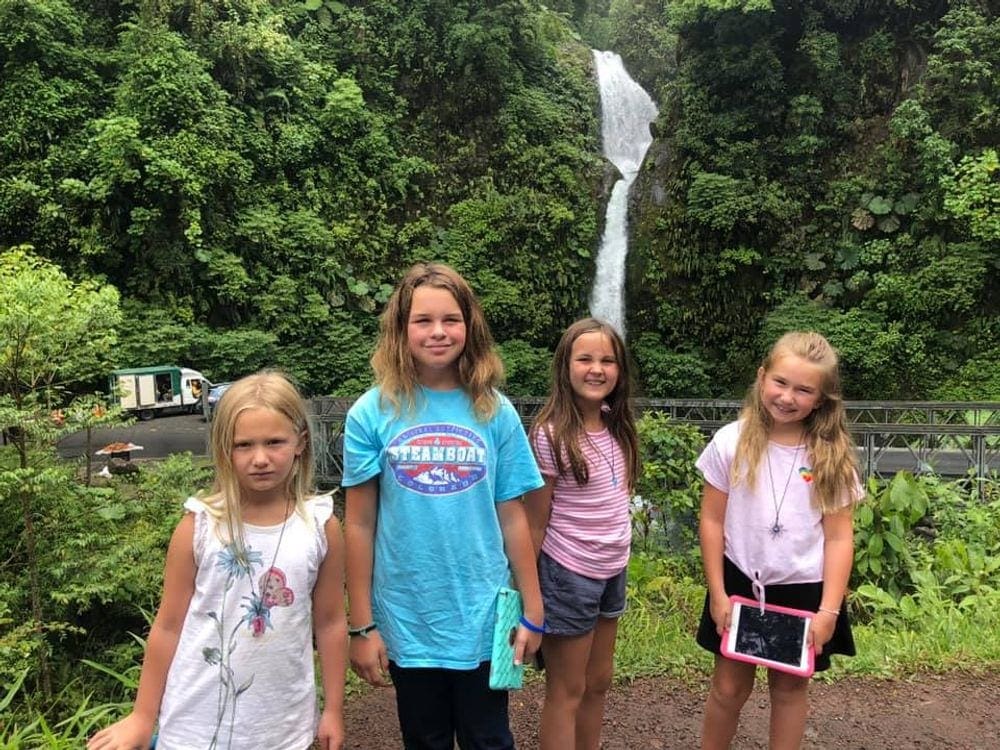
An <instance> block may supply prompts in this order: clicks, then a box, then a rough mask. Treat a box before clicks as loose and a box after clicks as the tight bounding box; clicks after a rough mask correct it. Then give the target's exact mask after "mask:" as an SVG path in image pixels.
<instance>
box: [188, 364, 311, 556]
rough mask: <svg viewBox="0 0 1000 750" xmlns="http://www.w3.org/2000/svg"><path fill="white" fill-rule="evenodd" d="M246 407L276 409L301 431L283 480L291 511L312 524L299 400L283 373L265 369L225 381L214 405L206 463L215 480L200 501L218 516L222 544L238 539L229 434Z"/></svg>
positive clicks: (307, 442)
mask: <svg viewBox="0 0 1000 750" xmlns="http://www.w3.org/2000/svg"><path fill="white" fill-rule="evenodd" d="M251 409H270V410H271V411H275V412H277V413H278V414H281V415H282V416H283V417H285V418H287V419H288V421H289V422H291V423H292V426H293V428H294V430H295V432H296V433H298V434H299V435H301V436H302V438H303V444H304V445H303V448H302V453H300V454H299V456H298V457H297V458H296V459H295V463H294V464H293V466H292V471H291V473H290V474H289V475H288V479H287V481H286V483H285V491H286V493H287V496H288V498H289V500H291V501H292V502H293V503H294V506H295V511H296V512H297V513H298V514H299V515H300V516H302V518H303V520H304V521H305V522H306V524H307V525H309V526H311V525H312V519H311V517H310V516H309V514H308V513H307V512H306V507H305V502H306V499H307V498H308V497H309V496H310V495H312V494H313V492H314V488H313V447H312V439H311V438H312V432H311V430H310V428H309V416H308V411H307V409H306V404H305V400H304V399H303V398H302V396H301V394H300V393H299V391H298V389H297V388H296V387H295V386H294V385H292V383H291V381H290V380H289V379H288V378H287V377H285V375H283V374H282V373H280V372H276V371H273V370H265V371H263V372H258V373H256V374H255V375H248V376H247V377H245V378H241V379H240V380H237V381H236V382H235V383H233V384H232V385H231V386H229V389H228V390H227V391H226V392H225V393H224V394H223V396H222V398H220V399H219V403H218V404H216V406H215V412H214V416H213V419H212V434H211V438H210V440H209V442H210V445H211V449H212V462H213V463H214V464H215V481H214V483H213V485H212V489H211V491H210V492H209V493H208V494H206V495H204V496H203V497H202V498H201V500H202V502H204V503H205V505H207V506H208V508H209V511H210V512H211V513H212V515H214V516H215V517H216V518H221V519H222V520H223V521H224V524H220V526H221V525H224V526H225V532H226V534H227V535H228V536H222V535H221V533H220V538H221V539H222V541H223V543H228V542H235V543H236V544H242V543H243V514H242V512H241V510H242V508H241V505H242V503H241V502H240V497H241V495H240V484H239V481H238V479H237V477H236V472H235V471H234V470H233V439H234V436H235V434H236V421H237V419H239V417H240V415H241V414H243V413H244V412H245V411H249V410H251ZM220 532H221V530H220Z"/></svg>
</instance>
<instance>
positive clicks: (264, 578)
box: [202, 542, 295, 750]
mask: <svg viewBox="0 0 1000 750" xmlns="http://www.w3.org/2000/svg"><path fill="white" fill-rule="evenodd" d="M215 565H216V567H218V568H220V569H221V570H223V571H225V573H226V586H225V589H224V590H223V592H222V601H221V602H220V606H219V611H220V612H221V613H222V614H221V615H220V614H218V613H217V612H215V611H214V610H213V611H211V612H209V613H208V616H209V617H210V618H211V619H212V620H214V621H215V623H216V631H217V633H218V637H219V646H218V648H205V649H202V658H203V659H204V661H205V664H206V665H208V666H209V667H212V668H215V669H218V672H219V692H218V703H217V706H216V722H215V731H214V733H213V735H212V741H211V743H210V744H209V748H210V750H213V749H215V748H218V747H219V746H220V745H219V742H220V738H219V733H220V732H221V731H222V726H223V722H225V721H226V719H227V717H228V730H229V735H230V736H231V735H232V732H233V727H234V725H235V723H236V718H237V712H236V705H237V703H238V702H239V698H240V696H241V695H243V693H245V692H246V691H247V690H249V689H250V687H251V686H252V685H253V681H254V673H253V672H251V673H250V674H249V675H243V674H237V673H236V670H235V669H234V667H233V664H232V656H233V653H234V652H235V651H236V649H237V648H238V647H239V640H238V637H237V636H238V635H239V632H240V630H241V629H242V628H243V627H246V628H247V629H248V630H249V631H250V634H251V635H252V636H253V637H254V638H258V637H260V636H263V635H264V633H265V632H267V630H268V629H272V630H273V629H274V624H273V623H272V621H271V608H272V607H287V606H290V605H291V604H292V602H293V601H295V593H294V592H293V591H292V589H290V588H288V586H286V585H285V584H286V583H287V579H286V577H285V574H284V572H283V571H282V570H281V569H279V568H276V567H273V566H272V567H270V568H268V569H267V570H266V571H264V573H263V574H262V575H261V576H260V578H259V580H258V582H257V586H254V582H253V577H254V574H255V568H259V567H262V566H263V565H264V561H263V558H262V555H261V553H260V552H259V551H257V550H254V549H253V548H252V547H250V546H249V545H248V546H245V547H244V546H243V545H242V544H237V543H235V542H230V543H229V544H227V545H226V546H225V547H223V548H222V550H220V551H219V552H218V553H217V555H216V560H215ZM244 578H245V579H247V582H248V583H249V585H250V594H249V595H244V596H243V597H242V600H243V603H242V604H240V607H242V608H243V610H244V614H243V616H242V617H241V618H240V619H239V620H238V621H237V622H236V623H235V624H233V625H232V626H230V625H229V623H227V622H226V616H225V612H226V600H227V598H228V597H229V596H230V594H231V593H235V592H233V591H232V590H233V588H234V587H235V586H237V584H239V583H240V582H241V581H242V580H243V579H244Z"/></svg>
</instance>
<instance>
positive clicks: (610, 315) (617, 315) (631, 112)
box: [590, 50, 657, 335]
mask: <svg viewBox="0 0 1000 750" xmlns="http://www.w3.org/2000/svg"><path fill="white" fill-rule="evenodd" d="M593 54H594V67H595V68H596V69H597V82H598V86H599V87H600V91H601V139H602V141H603V149H604V156H605V157H606V158H607V159H608V161H610V162H611V163H612V164H614V165H615V166H616V167H618V171H619V172H621V174H622V177H621V179H619V180H618V182H616V183H615V186H614V188H613V189H612V190H611V198H610V200H609V201H608V209H607V214H606V216H605V222H604V236H603V237H602V238H601V247H600V249H599V250H598V251H597V272H596V273H595V275H594V287H593V290H592V291H591V293H590V314H591V315H593V316H594V317H596V318H601V319H603V320H606V321H608V322H609V323H611V324H612V325H613V326H614V327H615V328H617V329H618V330H619V331H620V332H621V333H622V335H624V333H625V255H626V253H627V252H628V191H629V188H630V187H631V186H632V183H633V182H634V181H635V178H636V175H637V174H638V173H639V167H640V166H642V160H643V157H645V155H646V149H648V148H649V144H650V143H652V142H653V137H652V135H650V132H649V124H650V123H651V122H652V121H653V120H654V119H656V114H657V111H656V105H655V104H653V100H652V99H651V98H650V96H649V94H647V93H646V92H645V91H644V90H643V89H642V87H641V86H640V85H639V84H637V83H636V82H635V81H633V80H632V78H631V77H630V76H629V74H628V73H627V72H625V66H624V65H623V64H622V58H621V56H620V55H617V54H615V53H614V52H602V51H600V50H593Z"/></svg>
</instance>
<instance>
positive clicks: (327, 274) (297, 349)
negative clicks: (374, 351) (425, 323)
mask: <svg viewBox="0 0 1000 750" xmlns="http://www.w3.org/2000/svg"><path fill="white" fill-rule="evenodd" d="M175 6H176V4H170V3H167V4H159V5H158V4H155V3H154V4H148V3H147V4H141V5H140V6H126V7H122V8H118V7H115V8H111V7H110V6H109V7H105V6H102V5H97V6H86V7H84V6H77V5H72V6H71V5H68V4H65V3H62V2H54V3H48V4H38V3H24V2H12V3H6V4H4V5H3V6H2V8H0V13H3V14H4V15H3V17H2V19H0V20H2V21H3V22H2V26H3V32H0V63H2V64H3V66H4V77H3V79H2V81H0V103H2V104H4V105H5V106H4V107H3V109H4V112H5V114H6V115H7V116H6V117H5V118H4V121H3V123H2V124H0V155H2V157H3V158H0V238H2V239H0V243H3V244H4V245H6V244H11V243H14V244H17V243H23V242H29V241H30V242H31V243H32V244H33V245H35V246H36V247H37V248H38V252H39V253H40V254H41V255H42V256H44V257H46V258H49V259H52V260H53V261H56V262H58V263H59V265H60V266H62V267H63V268H64V269H65V270H66V272H68V273H71V274H72V275H73V277H74V278H80V279H83V278H90V277H94V278H100V279H102V281H103V282H105V283H109V284H111V285H113V286H114V287H115V288H117V289H118V290H119V292H120V293H121V295H122V297H123V299H124V303H123V304H124V307H125V308H126V309H127V310H128V311H129V312H130V313H135V316H134V317H133V316H131V315H130V317H129V323H130V325H129V326H128V328H127V330H124V331H122V332H121V341H122V346H121V347H120V348H117V349H115V348H113V347H112V351H113V353H114V358H115V359H116V361H115V363H114V364H117V365H128V366H139V365H149V364H154V363H156V362H163V361H172V362H177V363H183V364H187V365H191V366H194V367H196V368H198V369H200V370H201V371H203V372H205V373H206V374H207V375H208V376H209V377H211V378H212V379H214V380H221V379H223V378H231V377H235V376H237V375H242V374H245V373H247V372H250V371H253V370H256V369H258V368H260V367H261V366H264V365H274V364H279V365H281V366H283V367H284V368H286V369H287V370H289V371H290V372H292V373H293V374H294V375H295V376H296V377H297V378H298V379H299V380H300V382H301V383H302V385H303V386H304V387H305V388H306V389H307V390H309V391H310V392H321V393H331V392H334V393H345V394H354V393H357V392H359V391H360V390H362V389H363V388H364V387H365V386H366V385H367V384H368V382H369V380H370V375H369V372H368V366H367V356H368V352H369V349H370V346H371V341H372V340H373V338H374V334H375V330H376V314H377V313H378V311H379V310H380V308H381V306H382V305H384V304H385V302H386V300H387V299H388V295H389V293H390V292H391V289H392V285H393V284H394V283H395V281H396V280H397V279H398V276H399V274H400V272H401V270H402V268H403V267H405V266H406V265H407V264H409V263H410V262H412V261H414V260H417V259H433V258H442V257H446V258H450V259H452V260H453V261H455V259H456V257H459V258H460V257H461V253H463V252H465V251H466V250H468V251H469V254H470V256H471V257H473V258H475V259H476V260H475V264H474V265H473V264H472V262H471V261H470V262H469V263H466V264H464V266H463V270H465V271H466V272H467V273H468V274H469V275H470V276H472V277H475V276H478V277H479V279H478V281H477V286H478V287H481V288H482V289H484V291H485V292H486V293H487V297H488V299H487V301H488V302H489V303H490V306H491V317H492V320H494V321H495V322H496V324H497V325H498V327H499V328H501V330H502V333H503V338H504V339H520V340H523V341H526V342H527V343H529V344H531V345H532V346H539V347H550V346H551V345H552V342H553V341H554V337H555V336H557V335H558V332H559V331H560V330H561V329H562V328H563V327H564V326H565V325H566V324H568V323H569V322H570V321H571V320H572V319H574V318H576V317H578V316H579V315H580V313H581V312H582V311H583V306H584V300H585V299H586V292H587V289H588V287H589V278H590V271H591V266H590V253H591V251H592V248H593V247H594V245H595V244H596V235H597V217H598V216H599V210H598V190H597V188H596V186H597V183H598V181H599V180H600V177H601V160H600V158H599V156H598V152H599V149H598V143H597V137H598V132H597V122H596V91H595V89H594V87H593V85H592V83H591V81H590V79H589V65H590V58H589V52H588V51H587V50H586V48H585V47H583V46H582V45H581V44H580V43H579V41H578V40H577V39H575V38H574V35H573V31H572V29H571V28H570V26H569V23H568V22H567V20H566V19H565V18H564V17H562V16H559V15H557V14H555V13H553V12H551V11H548V10H547V9H544V8H542V7H540V6H538V5H537V4H534V3H525V2H520V1H517V2H503V3H490V4H483V3H471V4H459V5H457V6H454V7H452V6H448V5H443V4H441V3H437V2H419V3H413V4H410V5H408V6H406V7H405V8H400V7H399V6H398V4H395V3H388V2H373V3H365V4H360V3H358V4H351V5H349V4H346V3H340V2H332V1H331V2H310V3H308V4H302V3H292V4H274V3H266V2H259V1H258V0H250V1H249V2H243V3H238V4H237V5H235V6H232V7H229V6H226V7H225V8H223V7H222V6H218V5H216V4H196V5H193V6H187V5H185V6H184V7H183V8H181V6H176V7H175ZM40 133H44V137H41V138H39V137H38V134H40ZM484 221H486V222H492V221H496V227H495V229H496V231H495V232H494V233H489V232H486V231H484V229H485V228H484V227H483V226H482V222H484ZM442 240H443V241H442ZM540 257H544V258H545V259H546V263H547V264H550V265H551V267H552V269H553V273H552V275H551V276H550V277H547V278H544V279H540V278H538V276H537V274H536V273H535V269H536V267H537V262H536V261H537V259H538V258H540ZM581 260H582V262H581ZM497 279H503V280H504V282H505V284H506V285H507V287H506V288H505V289H504V288H498V289H497V291H496V296H495V298H493V299H489V296H490V295H489V293H488V292H490V291H491V290H490V287H491V285H492V284H493V282H494V280H497ZM500 286H502V285H500ZM511 290H513V291H511ZM511 300H516V302H517V305H516V307H518V308H519V310H518V314H517V315H516V316H514V317H512V318H510V319H509V322H508V318H507V316H506V315H505V313H506V309H505V307H506V305H507V303H508V302H510V301H511Z"/></svg>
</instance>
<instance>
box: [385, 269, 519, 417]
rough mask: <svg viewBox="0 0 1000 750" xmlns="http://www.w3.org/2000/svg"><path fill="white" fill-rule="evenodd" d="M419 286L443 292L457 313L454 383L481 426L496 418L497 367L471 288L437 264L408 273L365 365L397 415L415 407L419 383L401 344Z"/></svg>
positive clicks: (405, 343) (405, 345) (500, 374)
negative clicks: (461, 344) (459, 339)
mask: <svg viewBox="0 0 1000 750" xmlns="http://www.w3.org/2000/svg"><path fill="white" fill-rule="evenodd" d="M422 286H430V287H433V288H435V289H444V290H446V291H447V292H448V293H449V294H451V296H452V297H454V298H455V302H457V303H458V307H459V309H460V310H461V311H462V318H463V320H464V322H465V348H464V349H463V350H462V353H461V354H460V355H459V357H458V381H459V383H460V384H461V386H462V389H463V390H464V391H465V392H466V393H468V394H469V398H470V399H471V400H472V406H473V409H474V410H475V412H476V417H477V418H478V419H479V420H480V421H486V420H488V419H489V418H490V417H492V416H493V415H494V414H495V413H496V410H497V406H498V404H499V401H498V398H497V389H498V388H499V387H500V385H501V384H502V383H503V362H501V361H500V357H499V355H497V353H496V347H495V346H494V344H493V335H492V334H491V333H490V328H489V326H488V325H487V323H486V316H485V315H483V310H482V307H480V305H479V300H477V299H476V295H475V293H473V291H472V287H470V286H469V284H468V282H467V281H466V280H465V279H463V278H462V276H461V275H460V274H459V273H458V272H457V271H455V270H454V269H453V268H451V267H450V266H446V265H444V264H443V263H417V264H416V265H415V266H413V267H412V268H410V270H409V271H407V272H406V275H404V276H403V279H402V281H400V282H399V285H398V286H397V287H396V290H395V291H394V292H393V293H392V296H391V297H390V298H389V303H388V304H387V305H386V307H385V310H384V311H383V312H382V317H381V319H380V320H379V335H378V341H376V343H375V352H374V354H372V360H371V363H372V369H373V370H374V371H375V382H376V384H377V385H378V386H379V388H380V389H381V398H382V399H383V401H384V402H387V403H389V404H391V405H392V407H393V408H394V409H395V410H396V413H397V414H399V413H400V412H401V411H402V410H403V409H404V408H406V409H413V408H414V407H415V406H416V399H417V386H418V385H419V381H418V380H417V368H416V363H415V362H414V361H413V355H412V354H411V353H410V349H409V342H408V340H407V326H408V325H409V322H410V308H411V307H412V306H413V293H414V292H415V291H416V290H417V289H419V288H420V287H422Z"/></svg>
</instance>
